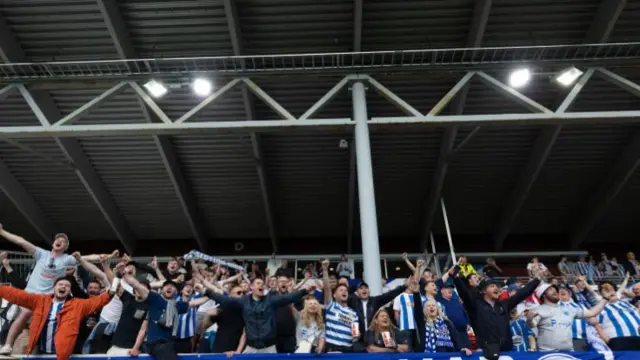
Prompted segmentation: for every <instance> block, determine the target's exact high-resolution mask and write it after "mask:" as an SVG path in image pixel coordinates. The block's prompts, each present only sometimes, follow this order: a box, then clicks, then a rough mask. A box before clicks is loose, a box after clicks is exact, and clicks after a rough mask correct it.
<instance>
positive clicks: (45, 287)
mask: <svg viewBox="0 0 640 360" xmlns="http://www.w3.org/2000/svg"><path fill="white" fill-rule="evenodd" d="M33 258H34V259H35V260H36V264H35V266H34V267H33V271H31V275H30V276H29V281H28V282H27V287H26V288H25V289H24V291H26V292H29V293H34V294H51V293H53V283H54V281H56V279H57V278H60V277H63V276H64V271H65V269H66V267H67V266H74V265H76V264H77V262H76V259H74V258H73V256H71V255H68V254H62V255H60V256H57V257H54V256H53V254H51V251H47V250H45V249H42V248H39V247H36V251H35V252H34V253H33Z"/></svg>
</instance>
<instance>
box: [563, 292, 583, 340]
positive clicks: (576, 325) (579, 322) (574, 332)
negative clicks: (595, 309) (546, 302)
mask: <svg viewBox="0 0 640 360" xmlns="http://www.w3.org/2000/svg"><path fill="white" fill-rule="evenodd" d="M558 305H559V306H561V307H564V306H566V307H571V308H574V309H582V310H583V311H586V310H588V309H587V308H586V307H585V306H584V305H581V304H576V303H575V302H573V301H569V302H564V301H560V302H559V303H558ZM571 337H572V338H573V339H586V338H587V321H586V320H585V319H578V318H575V319H573V324H571Z"/></svg>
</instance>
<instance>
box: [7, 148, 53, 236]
mask: <svg viewBox="0 0 640 360" xmlns="http://www.w3.org/2000/svg"><path fill="white" fill-rule="evenodd" d="M0 158H1V157H0ZM0 223H2V227H3V228H4V229H6V230H7V231H10V232H12V233H14V234H18V235H20V236H22V237H23V238H25V239H27V240H29V241H31V242H33V243H36V244H38V245H40V246H44V245H46V242H45V240H44V239H43V238H42V236H40V234H38V232H37V231H36V229H35V228H34V227H33V226H32V225H31V224H30V223H29V221H28V219H26V218H25V217H24V216H23V215H22V214H21V213H20V211H19V210H18V208H17V207H16V206H15V205H14V204H13V202H12V201H11V200H10V199H9V197H8V196H7V194H5V193H4V192H2V191H0ZM53 235H54V234H51V236H53ZM2 241H3V242H4V241H5V240H4V239H3V240H2Z"/></svg>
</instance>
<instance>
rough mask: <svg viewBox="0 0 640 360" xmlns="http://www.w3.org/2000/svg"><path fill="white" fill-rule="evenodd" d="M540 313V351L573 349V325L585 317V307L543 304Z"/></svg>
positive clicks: (538, 316) (539, 307)
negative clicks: (575, 321) (575, 320)
mask: <svg viewBox="0 0 640 360" xmlns="http://www.w3.org/2000/svg"><path fill="white" fill-rule="evenodd" d="M535 311H536V312H537V313H538V315H537V316H536V319H537V320H538V326H537V327H538V347H539V348H540V351H573V335H572V325H573V320H574V319H582V318H583V311H584V310H583V309H581V308H575V307H570V306H559V305H549V304H543V305H540V306H538V308H537V309H536V310H535Z"/></svg>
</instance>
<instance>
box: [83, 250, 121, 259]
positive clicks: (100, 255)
mask: <svg viewBox="0 0 640 360" xmlns="http://www.w3.org/2000/svg"><path fill="white" fill-rule="evenodd" d="M103 256H106V257H107V259H111V258H114V257H116V256H120V251H118V250H113V251H112V252H111V254H91V255H83V256H82V258H83V259H85V260H86V261H100V258H101V257H103Z"/></svg>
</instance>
